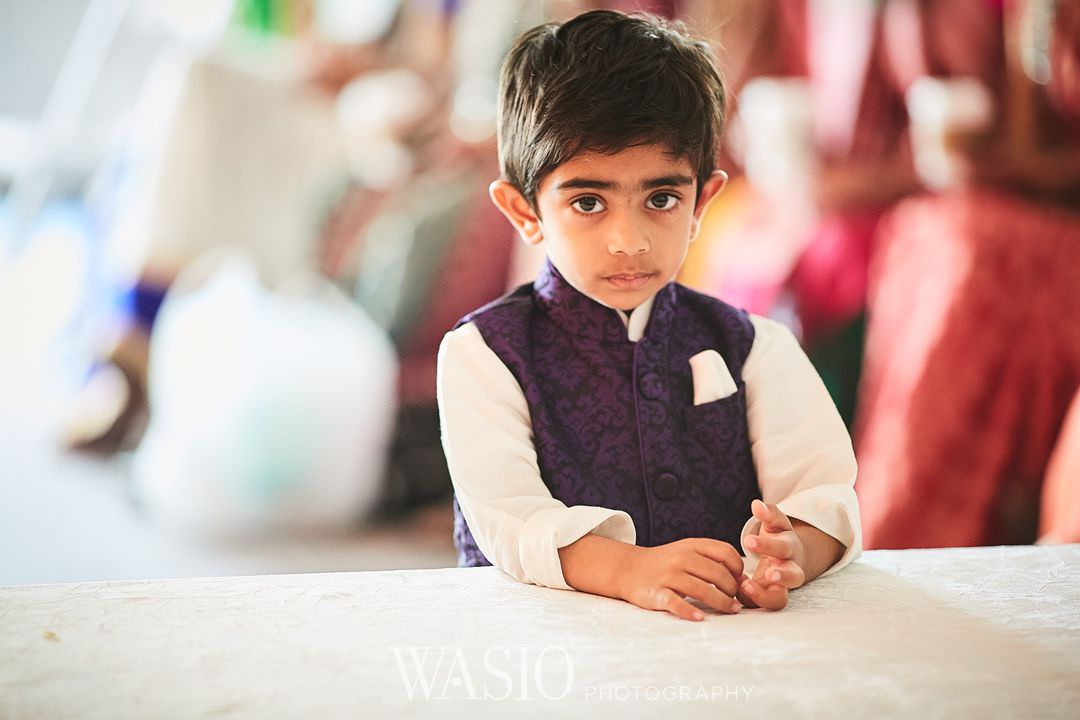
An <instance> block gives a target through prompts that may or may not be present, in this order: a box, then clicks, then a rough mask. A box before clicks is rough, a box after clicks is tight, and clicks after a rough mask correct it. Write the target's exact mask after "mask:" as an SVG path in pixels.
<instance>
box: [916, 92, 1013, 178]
mask: <svg viewBox="0 0 1080 720" xmlns="http://www.w3.org/2000/svg"><path fill="white" fill-rule="evenodd" d="M907 108H908V115H909V116H910V118H911V143H912V153H913V155H914V160H915V170H916V172H917V173H918V174H919V178H920V179H921V180H922V182H923V183H924V184H925V185H926V186H927V187H929V188H932V189H941V188H945V187H948V186H949V185H951V184H953V183H954V182H955V181H956V180H957V170H956V163H955V159H954V153H955V148H956V144H957V143H958V142H960V141H962V140H963V138H964V137H965V136H968V137H970V136H971V135H974V134H977V133H979V132H982V131H983V130H985V129H987V128H988V127H989V126H990V124H991V123H992V122H993V120H994V99H993V96H992V95H991V94H990V91H989V90H988V89H987V88H986V87H985V86H984V85H983V84H982V83H981V82H979V81H978V80H976V79H974V78H949V79H945V78H932V77H923V78H919V79H918V80H916V81H915V82H914V83H913V84H912V85H911V87H910V88H909V89H908V92H907Z"/></svg>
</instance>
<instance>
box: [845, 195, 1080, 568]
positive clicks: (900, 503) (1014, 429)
mask: <svg viewBox="0 0 1080 720" xmlns="http://www.w3.org/2000/svg"><path fill="white" fill-rule="evenodd" d="M880 238H881V240H880V242H881V246H880V256H879V259H878V261H877V262H876V265H875V267H874V268H873V272H872V278H873V280H872V288H871V295H870V308H871V318H872V320H871V323H870V326H869V332H868V337H867V347H866V366H865V371H864V377H863V387H862V390H863V392H862V396H861V403H860V407H859V418H860V422H859V425H858V428H857V446H856V450H857V455H858V457H859V479H858V482H857V484H856V491H857V492H858V494H859V500H860V506H861V512H862V521H863V538H864V546H865V547H867V548H906V547H948V546H969V545H989V544H1011V543H1030V542H1033V541H1034V540H1035V537H1036V523H1037V519H1038V507H1039V502H1040V492H1041V486H1042V481H1043V476H1044V474H1045V472H1046V469H1047V461H1048V458H1049V457H1050V455H1051V451H1052V450H1053V448H1054V447H1055V443H1056V442H1057V437H1058V433H1059V431H1060V428H1061V427H1062V423H1063V420H1064V418H1065V414H1066V412H1067V410H1068V408H1069V404H1070V403H1071V402H1072V399H1073V397H1074V395H1076V392H1077V388H1080V322H1077V321H1076V318H1078V317H1080V282H1078V274H1077V273H1078V268H1080V216H1077V215H1075V214H1072V213H1069V212H1066V211H1064V210H1062V209H1058V208H1055V207H1053V206H1049V205H1044V204H1038V203H1035V202H1031V201H1028V200H1023V199H1020V198H1018V197H1016V196H1013V195H1008V194H1003V193H999V192H991V191H987V190H975V191H968V192H959V193H955V194H943V195H940V196H926V197H920V198H913V199H910V200H908V201H906V202H905V203H903V204H902V205H901V206H900V207H898V208H897V209H896V211H895V212H894V213H892V214H891V215H890V216H889V217H888V218H887V219H886V220H884V221H883V225H882V228H881V233H880Z"/></svg>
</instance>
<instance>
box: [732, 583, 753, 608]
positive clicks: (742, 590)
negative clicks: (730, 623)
mask: <svg viewBox="0 0 1080 720" xmlns="http://www.w3.org/2000/svg"><path fill="white" fill-rule="evenodd" d="M753 592H754V584H753V583H752V582H751V581H750V579H749V578H748V577H746V576H745V575H743V576H742V579H741V580H740V581H739V592H738V593H737V594H736V596H735V599H736V600H738V601H739V602H740V603H742V606H743V607H748V608H756V607H757V606H758V604H757V603H756V602H755V601H754V598H753Z"/></svg>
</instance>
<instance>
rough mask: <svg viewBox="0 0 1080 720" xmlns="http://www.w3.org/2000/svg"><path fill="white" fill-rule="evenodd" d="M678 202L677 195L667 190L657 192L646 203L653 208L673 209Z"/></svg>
mask: <svg viewBox="0 0 1080 720" xmlns="http://www.w3.org/2000/svg"><path fill="white" fill-rule="evenodd" d="M678 204H679V196H678V195H675V194H674V193H669V192H658V193H656V194H655V195H653V196H651V197H650V198H649V200H648V205H649V207H651V208H652V209H653V210H673V209H674V208H675V206H676V205H678Z"/></svg>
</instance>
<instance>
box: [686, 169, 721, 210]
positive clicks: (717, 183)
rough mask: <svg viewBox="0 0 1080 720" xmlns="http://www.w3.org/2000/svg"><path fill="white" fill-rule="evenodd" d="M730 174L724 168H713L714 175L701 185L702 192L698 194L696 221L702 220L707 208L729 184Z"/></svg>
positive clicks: (695, 208) (695, 207)
mask: <svg viewBox="0 0 1080 720" xmlns="http://www.w3.org/2000/svg"><path fill="white" fill-rule="evenodd" d="M727 181H728V175H727V173H726V172H724V171H723V170H713V173H712V175H710V176H709V179H708V180H706V181H705V182H704V183H703V184H702V185H701V193H700V194H699V196H698V201H697V205H696V206H694V222H700V220H701V216H702V215H704V214H705V208H707V207H708V206H709V203H710V202H712V199H713V198H714V197H716V196H717V195H719V194H720V192H721V191H722V190H723V189H724V186H725V185H727Z"/></svg>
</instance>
